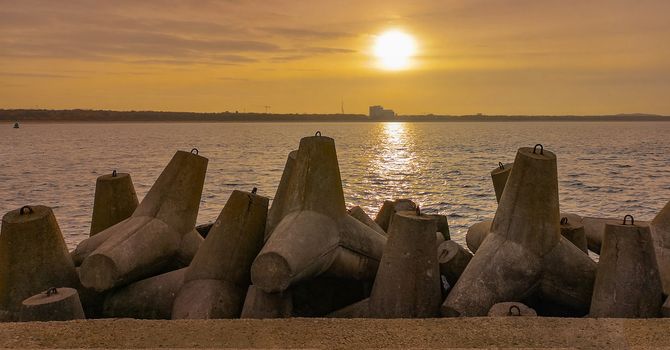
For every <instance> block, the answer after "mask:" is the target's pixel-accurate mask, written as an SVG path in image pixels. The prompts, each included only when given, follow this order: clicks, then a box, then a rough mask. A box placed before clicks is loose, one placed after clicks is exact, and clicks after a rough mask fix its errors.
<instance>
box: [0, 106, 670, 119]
mask: <svg viewBox="0 0 670 350" xmlns="http://www.w3.org/2000/svg"><path fill="white" fill-rule="evenodd" d="M0 121H12V122H14V121H20V122H26V121H28V122H30V121H40V122H375V121H403V122H481V121H487V122H491V121H638V122H639V121H670V116H663V115H657V114H643V113H634V114H614V115H588V116H579V115H482V114H476V115H433V114H428V115H399V116H396V117H389V118H374V119H373V118H370V117H369V116H367V115H364V114H274V113H237V112H218V113H194V112H156V111H106V110H84V109H70V110H49V109H0Z"/></svg>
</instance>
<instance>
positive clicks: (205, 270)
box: [172, 191, 269, 319]
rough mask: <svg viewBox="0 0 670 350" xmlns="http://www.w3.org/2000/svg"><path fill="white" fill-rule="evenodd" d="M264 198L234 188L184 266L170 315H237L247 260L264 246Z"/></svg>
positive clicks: (243, 293)
mask: <svg viewBox="0 0 670 350" xmlns="http://www.w3.org/2000/svg"><path fill="white" fill-rule="evenodd" d="M268 202H269V200H268V199H267V198H266V197H262V196H259V195H256V194H254V193H248V192H242V191H233V193H232V194H231V195H230V198H229V199H228V201H227V202H226V205H225V206H224V208H223V210H221V214H220V215H219V217H218V218H217V219H216V222H215V224H214V226H213V227H212V230H211V231H210V233H209V235H208V236H207V239H206V240H205V243H204V244H203V245H202V248H201V249H200V250H199V251H198V253H197V254H196V256H195V258H193V261H192V262H191V265H190V266H189V267H188V269H187V272H186V277H185V283H184V286H183V287H182V289H181V290H180V291H179V294H178V295H177V299H176V300H175V303H174V309H173V312H172V317H173V318H175V319H179V318H191V319H194V318H195V319H209V318H237V317H239V316H240V312H241V311H242V305H243V303H244V298H245V296H246V294H247V287H248V286H249V284H250V282H251V278H250V272H249V271H250V269H251V263H252V262H253V261H254V258H255V257H256V255H258V252H260V250H261V248H262V247H263V236H264V232H265V222H266V220H267V213H268Z"/></svg>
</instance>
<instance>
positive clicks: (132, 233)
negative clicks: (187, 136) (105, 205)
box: [74, 151, 207, 291]
mask: <svg viewBox="0 0 670 350" xmlns="http://www.w3.org/2000/svg"><path fill="white" fill-rule="evenodd" d="M206 170H207V158H204V157H201V156H199V155H197V154H194V153H189V152H182V151H178V152H177V153H176V154H175V155H174V157H172V160H171V161H170V163H169V164H168V165H167V167H166V168H165V170H163V172H162V173H161V175H160V176H159V177H158V180H156V183H154V185H153V186H152V187H151V189H150V190H149V192H148V193H147V195H146V197H144V199H143V200H142V203H140V205H139V206H138V207H137V209H136V210H135V212H134V213H133V215H132V216H131V217H130V218H128V219H127V220H124V221H122V222H120V223H119V224H117V225H114V226H112V227H110V228H108V229H107V230H104V231H102V232H100V233H99V234H97V235H95V236H93V237H91V238H90V239H89V240H90V241H91V244H86V245H90V246H96V244H97V247H95V249H94V250H93V252H92V253H90V255H88V256H86V257H85V258H84V259H83V262H82V264H81V270H80V277H81V283H82V285H84V286H85V287H87V288H93V289H95V290H98V291H104V290H107V289H111V288H113V287H117V286H122V285H125V284H129V283H132V282H134V281H138V280H141V279H143V278H146V277H149V276H153V275H155V274H156V273H159V272H160V271H162V270H163V269H165V267H166V266H167V265H168V264H169V263H170V261H171V260H172V259H173V258H174V257H175V255H176V254H177V253H178V251H179V249H180V247H181V243H182V240H183V238H184V235H186V234H188V233H189V232H190V231H192V230H193V229H194V227H195V220H196V217H197V216H198V206H199V204H200V196H201V194H202V187H203V183H204V181H205V172H206ZM98 236H101V238H100V239H97V237H98ZM100 240H102V242H101V243H100ZM98 243H99V244H98ZM80 246H82V244H80ZM84 248H86V247H84ZM77 249H79V247H77ZM82 250H86V249H82ZM74 255H81V254H74Z"/></svg>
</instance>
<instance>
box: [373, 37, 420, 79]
mask: <svg viewBox="0 0 670 350" xmlns="http://www.w3.org/2000/svg"><path fill="white" fill-rule="evenodd" d="M415 53H416V43H415V40H414V38H413V37H412V36H411V35H409V34H407V33H405V32H402V31H399V30H389V31H386V32H384V33H382V34H380V35H379V36H378V37H377V39H376V40H375V45H374V55H375V57H376V58H377V60H378V64H379V66H380V67H382V68H384V69H388V70H400V69H406V68H408V67H409V66H410V63H411V58H412V56H414V54H415Z"/></svg>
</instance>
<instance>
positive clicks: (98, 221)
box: [89, 170, 138, 236]
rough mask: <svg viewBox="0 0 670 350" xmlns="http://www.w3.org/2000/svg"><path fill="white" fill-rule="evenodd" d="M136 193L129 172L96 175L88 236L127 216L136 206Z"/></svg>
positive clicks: (131, 213)
mask: <svg viewBox="0 0 670 350" xmlns="http://www.w3.org/2000/svg"><path fill="white" fill-rule="evenodd" d="M137 204H138V201H137V194H136V193H135V187H134V186H133V180H132V179H131V178H130V174H126V173H117V172H116V170H114V172H112V174H109V175H102V176H100V177H98V180H97V181H96V182H95V200H94V201H93V217H92V218H91V232H90V233H89V235H90V236H93V235H95V234H96V233H98V232H100V231H103V230H105V229H107V228H109V227H112V226H114V225H116V224H118V223H119V222H121V221H123V220H125V219H127V218H129V217H130V216H131V215H133V212H134V211H135V209H136V208H137Z"/></svg>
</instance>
